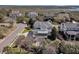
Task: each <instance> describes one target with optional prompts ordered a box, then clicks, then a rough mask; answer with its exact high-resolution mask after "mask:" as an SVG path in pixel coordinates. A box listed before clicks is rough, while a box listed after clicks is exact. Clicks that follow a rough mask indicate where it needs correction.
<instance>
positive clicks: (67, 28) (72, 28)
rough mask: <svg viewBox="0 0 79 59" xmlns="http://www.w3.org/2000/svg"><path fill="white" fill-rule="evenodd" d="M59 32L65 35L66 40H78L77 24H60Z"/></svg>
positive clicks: (78, 30) (78, 26)
mask: <svg viewBox="0 0 79 59" xmlns="http://www.w3.org/2000/svg"><path fill="white" fill-rule="evenodd" d="M59 31H61V32H63V33H64V34H67V36H68V38H69V39H71V38H72V36H74V38H73V39H75V38H79V23H70V22H69V23H61V25H60V29H59Z"/></svg>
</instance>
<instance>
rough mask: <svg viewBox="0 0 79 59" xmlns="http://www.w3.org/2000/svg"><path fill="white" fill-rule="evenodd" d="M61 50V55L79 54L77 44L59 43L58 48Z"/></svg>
mask: <svg viewBox="0 0 79 59" xmlns="http://www.w3.org/2000/svg"><path fill="white" fill-rule="evenodd" d="M59 48H60V50H61V53H64V54H78V53H79V46H78V45H77V44H73V43H72V44H71V43H67V44H66V43H65V42H63V43H61V46H60V47H59Z"/></svg>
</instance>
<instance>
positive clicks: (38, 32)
mask: <svg viewBox="0 0 79 59" xmlns="http://www.w3.org/2000/svg"><path fill="white" fill-rule="evenodd" d="M52 28H53V25H52V24H51V23H50V22H49V21H36V22H35V23H34V25H33V35H34V36H41V37H42V36H43V37H45V38H46V37H47V36H48V35H50V33H51V31H52Z"/></svg>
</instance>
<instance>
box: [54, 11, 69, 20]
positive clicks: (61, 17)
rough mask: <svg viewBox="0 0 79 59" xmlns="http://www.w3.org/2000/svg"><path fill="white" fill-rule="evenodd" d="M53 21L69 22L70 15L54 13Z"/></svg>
mask: <svg viewBox="0 0 79 59" xmlns="http://www.w3.org/2000/svg"><path fill="white" fill-rule="evenodd" d="M54 19H55V20H56V21H58V20H59V21H70V14H69V13H67V12H59V13H55V15H54Z"/></svg>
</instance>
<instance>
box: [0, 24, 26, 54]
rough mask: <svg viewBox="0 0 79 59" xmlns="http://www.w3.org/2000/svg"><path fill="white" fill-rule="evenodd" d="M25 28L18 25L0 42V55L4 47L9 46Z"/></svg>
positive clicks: (22, 25)
mask: <svg viewBox="0 0 79 59" xmlns="http://www.w3.org/2000/svg"><path fill="white" fill-rule="evenodd" d="M26 26H27V25H26V24H18V25H17V28H16V29H15V30H14V31H13V32H12V33H10V34H9V35H8V36H7V37H5V38H4V39H3V40H2V41H1V42H0V53H2V50H3V48H4V47H6V46H7V45H9V44H11V43H12V42H13V41H14V40H15V39H16V38H17V37H18V33H19V32H21V31H22V30H23V29H24V28H25V27H26Z"/></svg>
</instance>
